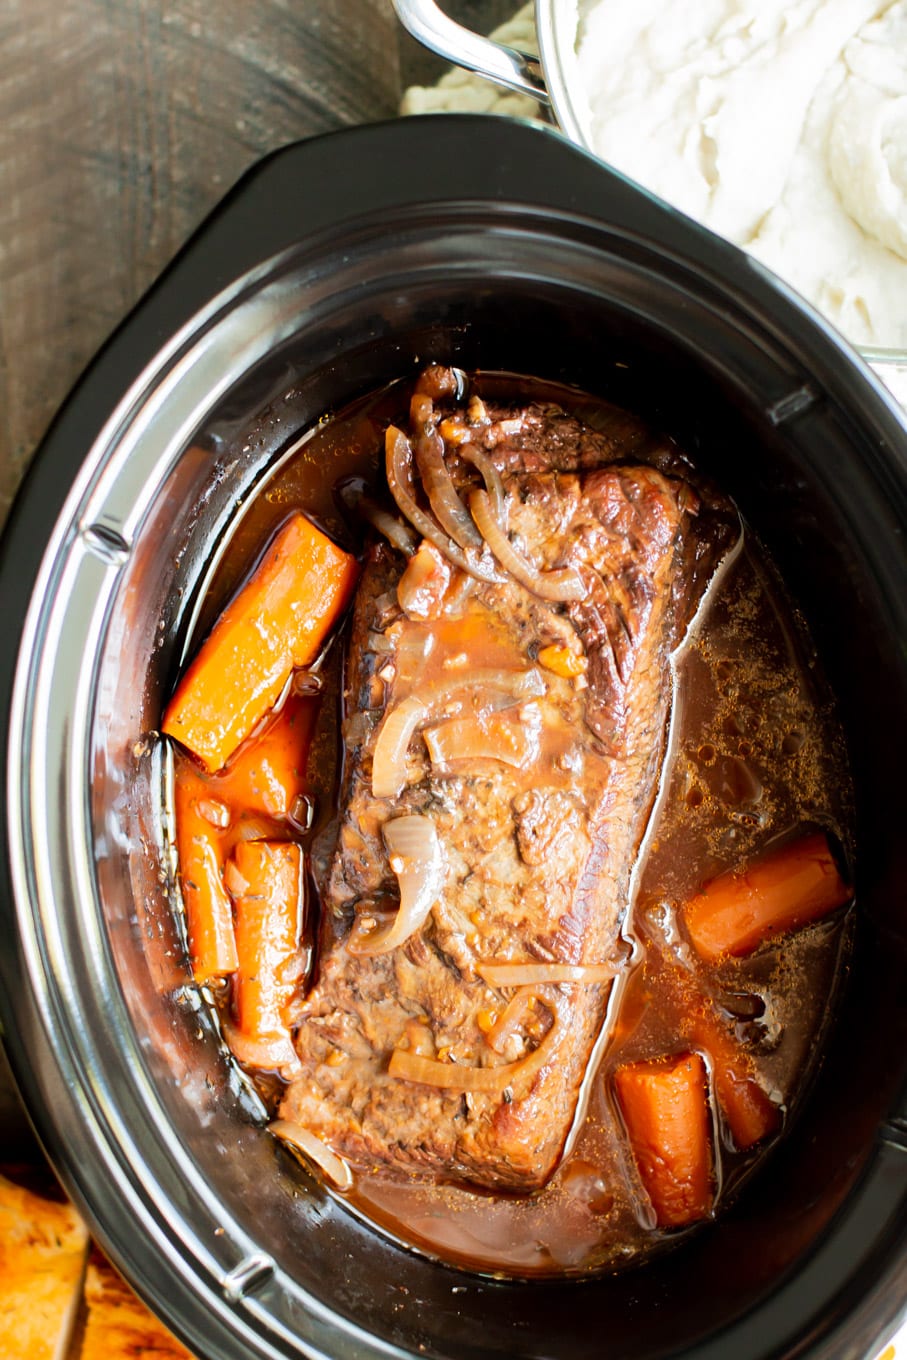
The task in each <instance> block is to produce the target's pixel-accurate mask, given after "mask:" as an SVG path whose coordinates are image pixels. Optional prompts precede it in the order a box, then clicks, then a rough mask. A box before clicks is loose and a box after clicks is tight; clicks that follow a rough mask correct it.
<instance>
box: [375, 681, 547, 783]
mask: <svg viewBox="0 0 907 1360" xmlns="http://www.w3.org/2000/svg"><path fill="white" fill-rule="evenodd" d="M476 689H479V690H494V691H496V692H497V693H499V694H509V695H510V696H511V697H512V698H514V699H536V698H539V697H540V696H541V695H543V694H544V693H545V692H546V689H547V686H546V684H545V681H544V679H543V677H542V674H541V672H540V671H539V670H537V669H536V668H535V667H533V668H532V669H531V670H526V671H503V670H500V671H499V670H484V669H483V670H478V671H473V672H472V674H471V676H470V678H469V679H468V680H464V679H463V678H462V676H458V677H457V678H456V679H451V680H447V681H440V682H438V683H437V684H435V685H429V686H426V687H425V689H424V690H423V691H422V694H421V696H420V697H419V698H416V696H415V695H414V694H413V695H409V696H408V697H407V698H406V699H403V700H401V702H400V703H399V704H397V705H396V706H395V707H394V708H392V709H390V710H389V711H388V712H387V713H386V714H385V715H384V720H383V722H382V724H381V727H380V729H379V732H378V736H377V739H376V741H375V749H374V753H373V756H372V793H373V794H374V796H375V797H376V798H396V797H397V796H398V794H399V793H400V792H401V790H402V788H403V785H404V784H405V783H406V752H407V750H408V749H409V743H410V742H411V741H412V739H413V737H414V736H415V733H416V730H417V728H419V727H420V726H421V725H422V724H423V723H425V722H427V721H428V720H429V718H432V717H435V716H440V710H441V709H442V708H443V707H444V706H445V705H447V704H450V703H451V702H452V701H453V700H454V699H455V698H457V697H459V696H460V695H462V696H463V697H464V698H465V697H466V696H467V695H468V694H469V693H470V692H471V691H472V690H476Z"/></svg>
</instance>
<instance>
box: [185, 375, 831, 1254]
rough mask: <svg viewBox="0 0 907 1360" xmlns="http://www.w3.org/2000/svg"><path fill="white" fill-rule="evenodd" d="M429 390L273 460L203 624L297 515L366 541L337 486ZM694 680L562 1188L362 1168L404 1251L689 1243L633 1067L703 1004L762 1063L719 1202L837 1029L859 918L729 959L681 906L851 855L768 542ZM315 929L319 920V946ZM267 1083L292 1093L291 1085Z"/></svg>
mask: <svg viewBox="0 0 907 1360" xmlns="http://www.w3.org/2000/svg"><path fill="white" fill-rule="evenodd" d="M473 390H475V391H477V392H478V393H479V395H482V396H486V397H495V398H501V397H504V396H506V397H507V398H508V399H510V398H515V399H516V400H519V401H521V402H522V401H528V400H539V399H544V400H549V401H555V402H557V403H558V404H559V405H560V406H562V407H563V408H564V409H566V410H568V411H575V412H576V413H577V414H579V415H580V416H581V418H582V419H584V420H585V421H586V422H587V423H589V424H591V425H594V424H595V402H594V399H591V398H589V397H588V396H586V395H584V394H578V393H577V392H575V391H574V390H572V389H568V388H561V387H557V386H554V385H552V384H548V383H545V384H542V383H537V382H529V381H527V380H515V379H511V378H503V377H497V378H495V377H480V378H479V379H478V380H477V381H476V382H475V384H474V388H473ZM408 395H409V387H408V385H407V386H404V385H403V384H396V385H394V386H392V387H391V388H388V389H386V390H384V391H382V392H379V393H377V394H374V395H372V396H370V397H368V398H366V399H364V400H361V401H359V402H357V403H355V404H354V405H352V406H350V407H349V408H347V409H346V410H345V411H343V412H341V413H340V414H339V415H337V416H335V417H334V418H332V419H331V420H329V421H326V422H323V423H322V424H321V425H320V426H319V427H318V428H317V429H316V430H315V431H314V432H312V433H311V434H310V435H309V436H308V437H306V438H305V439H304V440H303V441H302V442H301V443H300V444H298V445H297V446H296V447H295V449H294V450H292V451H291V452H290V453H289V454H288V455H287V456H286V457H285V458H284V459H283V460H282V462H281V463H280V464H279V466H278V467H277V468H276V469H275V470H274V471H273V472H272V473H271V474H269V476H268V478H267V479H266V481H265V483H264V485H263V487H262V488H261V490H260V492H259V493H258V494H257V496H256V497H255V499H254V501H253V502H252V503H251V504H250V505H249V506H247V507H246V510H245V513H244V516H243V519H242V522H241V524H240V525H239V526H238V528H237V531H236V533H235V534H234V537H233V539H232V541H231V543H230V545H229V548H228V551H227V553H226V555H225V557H224V560H223V562H222V563H221V565H220V567H219V569H218V573H217V576H216V579H215V582H214V585H213V588H212V590H211V591H210V593H209V597H208V600H207V601H206V603H205V606H204V608H203V610H202V614H201V617H200V619H199V621H198V627H197V635H198V636H199V637H202V636H204V634H205V632H206V631H207V630H208V628H209V627H210V625H211V623H212V622H213V620H214V618H215V617H216V614H217V612H218V610H219V609H220V608H222V606H223V604H224V603H225V602H226V601H227V600H228V599H229V598H230V597H231V596H232V595H233V594H234V593H235V591H236V589H237V587H238V586H239V585H240V584H241V582H242V580H243V579H244V578H245V577H246V576H247V575H248V574H249V572H250V570H251V569H252V567H254V565H255V562H256V560H257V558H258V556H259V555H260V553H261V551H262V549H263V547H264V545H265V544H266V543H267V542H268V540H269V538H270V537H271V535H272V533H273V532H274V531H275V529H276V528H277V527H278V526H279V525H280V523H281V522H282V521H283V520H284V519H285V518H286V516H287V514H288V512H289V511H290V510H292V509H295V508H299V509H301V510H302V511H304V513H306V514H307V515H309V516H310V517H311V518H312V519H313V520H315V521H316V522H317V523H318V524H320V525H321V526H322V527H323V528H324V529H325V530H326V531H327V532H328V533H330V534H331V535H332V537H334V538H335V539H336V540H337V541H338V542H340V543H341V544H342V545H343V546H345V547H347V548H349V549H351V550H355V549H356V548H357V547H358V546H360V545H361V540H362V526H361V525H359V524H356V523H354V522H353V521H352V520H351V519H350V518H349V517H348V516H347V515H346V513H345V512H344V511H343V510H342V508H341V502H340V499H339V498H338V496H337V494H336V489H337V486H338V484H340V483H342V482H344V480H346V479H349V478H351V477H357V478H361V479H363V481H365V482H366V483H367V484H374V485H379V484H380V481H381V476H382V475H381V473H380V466H381V462H382V451H383V432H384V428H385V426H386V425H387V423H388V422H389V421H395V420H398V421H399V420H400V419H401V418H402V413H403V412H405V409H406V403H407V401H408ZM644 456H645V455H644V453H639V454H636V453H634V455H633V457H634V459H635V458H640V459H644ZM342 662H343V637H342V635H341V636H340V637H336V638H335V639H334V640H333V642H332V644H331V646H330V648H329V651H328V653H327V654H326V656H325V658H324V659H323V662H322V665H321V673H322V677H323V681H324V685H323V689H322V692H321V694H320V696H319V698H318V700H317V705H318V712H317V717H316V719H315V723H316V727H315V736H314V740H313V745H312V749H311V755H310V758H309V764H308V784H309V787H310V791H311V795H312V798H313V800H314V803H315V817H314V821H313V824H312V827H311V829H310V831H309V832H308V833H307V834H306V835H305V836H304V837H303V838H302V841H303V844H304V845H305V847H306V848H307V850H308V851H309V853H310V855H312V856H314V857H316V858H317V857H319V856H323V855H326V854H328V853H329V851H330V846H331V840H332V821H333V819H334V818H335V817H336V812H337V809H336V800H337V796H338V786H339V776H340V760H341V759H342V753H341V751H340V736H339V710H340V692H341V688H342V684H341V672H342ZM675 675H676V688H675V697H674V713H673V718H672V738H671V745H670V751H669V755H668V759H667V761H666V764H665V769H664V772H663V776H662V784H661V788H660V792H659V797H658V800H657V803H656V806H655V810H654V812H653V816H652V820H651V822H650V826H649V830H648V833H647V836H646V839H645V841H644V843H643V847H642V850H641V854H640V861H639V863H638V865H637V869H636V874H635V895H634V900H633V902H632V904H630V905H629V907H628V911H627V914H626V918H625V920H624V923H623V934H624V936H625V937H626V940H627V952H628V955H629V956H630V958H631V962H630V963H629V964H628V966H627V968H626V969H625V971H624V973H623V974H622V975H621V976H620V977H619V979H618V980H617V982H616V983H615V991H614V993H613V996H612V1003H611V1005H610V1006H609V1018H608V1021H607V1022H606V1034H605V1035H604V1036H603V1041H602V1042H601V1043H600V1044H599V1047H598V1050H597V1052H596V1056H595V1059H594V1061H595V1064H596V1066H595V1070H594V1071H592V1072H590V1073H589V1075H588V1077H587V1081H586V1083H585V1086H584V1097H583V1100H582V1101H581V1108H580V1110H579V1111H578V1115H577V1119H576V1121H575V1123H574V1128H573V1130H572V1132H571V1135H570V1138H569V1140H568V1144H567V1151H566V1155H565V1156H564V1158H563V1159H562V1161H561V1164H560V1166H559V1168H558V1170H557V1171H556V1173H555V1175H554V1176H553V1177H552V1179H551V1180H550V1182H549V1183H548V1185H547V1186H546V1187H545V1188H544V1189H543V1190H541V1191H539V1192H537V1193H535V1194H532V1195H528V1196H518V1195H514V1196H506V1195H500V1194H495V1195H491V1194H488V1193H483V1192H476V1191H471V1190H467V1189H464V1188H461V1187H458V1186H453V1185H449V1186H448V1185H443V1184H442V1185H427V1184H425V1183H423V1182H419V1181H411V1182H407V1181H406V1180H403V1179H401V1177H400V1176H399V1175H398V1174H394V1175H392V1174H390V1173H389V1172H387V1171H384V1170H377V1171H375V1172H374V1173H372V1174H370V1175H363V1174H360V1175H358V1176H357V1177H356V1180H355V1184H354V1187H353V1189H352V1191H350V1192H349V1194H348V1195H347V1196H346V1198H347V1200H348V1202H349V1203H350V1204H351V1205H352V1206H353V1207H354V1208H355V1209H356V1210H357V1211H358V1212H360V1213H361V1214H362V1215H364V1216H365V1217H366V1218H367V1219H368V1220H370V1221H372V1222H374V1223H376V1224H378V1225H380V1226H381V1227H382V1228H383V1229H384V1230H385V1231H387V1232H388V1233H390V1234H391V1235H392V1236H394V1237H395V1238H397V1239H398V1240H400V1241H401V1242H403V1243H406V1244H411V1245H414V1246H416V1247H418V1248H420V1249H422V1250H424V1251H426V1252H428V1253H430V1254H432V1255H436V1256H439V1257H442V1258H444V1259H447V1260H449V1261H453V1262H456V1263H458V1264H461V1265H463V1266H466V1267H469V1268H471V1269H473V1270H478V1271H483V1272H494V1273H496V1272H500V1273H503V1274H516V1275H536V1274H557V1273H565V1272H567V1273H574V1272H584V1271H588V1270H593V1269H596V1268H605V1267H608V1268H613V1267H614V1266H615V1265H617V1264H621V1263H624V1262H628V1261H632V1260H639V1259H641V1258H642V1256H644V1255H646V1254H649V1253H650V1252H651V1251H653V1250H655V1249H657V1248H659V1247H660V1246H663V1245H664V1244H665V1243H667V1242H669V1241H671V1240H675V1239H676V1237H677V1236H678V1233H677V1232H676V1231H674V1232H668V1233H666V1232H660V1231H658V1230H656V1229H655V1228H654V1226H653V1225H654V1215H653V1212H652V1209H651V1207H650V1205H649V1203H648V1201H647V1198H646V1195H645V1192H644V1190H643V1188H642V1184H641V1182H640V1179H639V1175H638V1172H637V1170H636V1167H635V1164H634V1162H633V1158H632V1156H631V1154H630V1152H629V1148H628V1146H627V1140H626V1136H625V1132H624V1129H623V1126H622V1123H621V1118H620V1114H619V1111H618V1108H617V1105H616V1103H615V1100H614V1096H613V1088H612V1075H613V1072H614V1070H615V1068H616V1067H617V1066H618V1065H620V1064H622V1063H624V1062H631V1061H637V1060H645V1059H649V1058H657V1057H659V1056H662V1055H665V1054H670V1053H681V1052H684V1051H687V1050H688V1049H690V1048H691V1047H696V1046H697V1040H696V1030H695V1021H694V1020H691V1014H693V1013H694V1012H695V1011H696V1010H697V1008H699V1010H700V1012H703V1013H704V1011H707V1012H708V1014H709V1016H710V1023H712V1024H713V1025H715V1024H717V1025H718V1026H719V1027H720V1028H721V1029H722V1031H723V1032H724V1033H725V1034H726V1035H727V1036H729V1037H731V1038H732V1039H734V1040H735V1041H736V1042H738V1043H740V1044H742V1045H743V1047H744V1049H745V1052H746V1053H748V1054H750V1055H751V1057H752V1061H753V1065H754V1070H755V1074H756V1076H757V1079H758V1081H759V1083H760V1085H761V1086H762V1087H763V1089H764V1090H765V1091H766V1092H767V1093H768V1094H769V1096H770V1099H771V1100H772V1102H773V1103H774V1105H775V1106H776V1107H777V1113H778V1118H777V1130H776V1133H775V1134H774V1135H773V1136H772V1137H770V1138H768V1139H765V1140H763V1141H761V1142H760V1143H758V1144H757V1145H756V1146H755V1147H754V1148H753V1149H751V1150H749V1151H747V1152H741V1151H739V1150H737V1149H736V1147H735V1145H734V1140H733V1137H732V1135H731V1133H730V1131H729V1129H728V1128H727V1127H726V1125H725V1122H724V1120H723V1117H722V1115H721V1113H720V1111H719V1110H718V1109H717V1107H716V1108H714V1109H713V1110H712V1119H713V1128H714V1135H715V1137H714V1146H715V1168H714V1172H715V1181H716V1197H715V1203H716V1209H719V1210H720V1208H721V1207H722V1205H723V1203H725V1202H726V1201H727V1199H728V1198H729V1196H730V1195H731V1193H732V1192H733V1191H734V1190H735V1188H736V1187H737V1186H738V1185H739V1184H740V1182H741V1181H742V1180H743V1179H744V1178H745V1177H746V1176H748V1175H749V1174H750V1173H751V1172H752V1170H753V1169H754V1167H755V1165H756V1163H757V1162H758V1161H759V1160H760V1159H761V1158H762V1157H763V1156H764V1154H765V1152H766V1150H767V1148H768V1147H770V1146H771V1144H772V1142H773V1141H774V1139H775V1138H776V1137H777V1136H779V1135H780V1134H781V1133H783V1130H784V1127H785V1125H786V1123H787V1121H788V1119H789V1118H790V1113H791V1110H792V1108H793V1106H794V1105H795V1103H796V1100H797V1098H798V1096H799V1094H800V1093H801V1092H802V1090H803V1087H804V1084H805V1082H806V1080H807V1078H808V1073H809V1069H810V1066H811V1063H812V1060H813V1059H814V1057H815V1055H816V1051H817V1048H818V1045H819V1043H820V1041H821V1035H822V1031H823V1026H824V1024H825V1022H826V1020H827V1017H828V1014H829V1001H830V998H831V997H832V996H833V994H834V991H835V986H836V980H837V978H838V976H839V974H840V971H841V967H842V960H843V958H844V955H845V952H846V946H847V941H848V936H849V930H848V914H847V913H846V912H845V913H843V914H842V913H841V912H837V913H835V914H834V915H832V916H831V917H829V918H828V919H827V920H825V921H822V922H819V923H818V924H815V925H812V926H809V927H807V928H805V929H802V930H800V931H798V932H796V934H794V935H789V936H786V937H782V938H781V939H780V940H778V941H776V942H774V943H772V944H770V945H767V946H764V947H763V948H761V949H759V950H758V951H756V953H755V954H753V955H752V956H751V957H749V958H744V959H740V960H730V961H727V962H723V963H721V964H720V965H718V966H712V967H706V966H705V965H703V964H702V962H701V961H699V960H697V958H696V956H695V954H694V952H693V950H692V949H691V948H690V946H689V944H688V943H687V942H686V940H685V937H684V933H683V929H682V925H681V923H680V921H679V919H678V905H679V904H681V903H683V902H684V901H685V900H688V899H689V898H690V897H692V896H693V895H694V894H695V893H696V891H697V890H698V889H699V888H700V887H701V885H702V884H703V882H705V881H707V880H709V879H711V878H712V877H714V876H715V875H716V874H718V873H720V872H721V871H723V870H725V869H728V868H730V867H733V866H734V865H735V864H738V863H740V862H741V861H743V860H745V859H746V858H747V856H748V855H750V854H753V853H755V852H761V851H763V850H765V849H766V848H771V846H772V845H773V844H775V843H776V842H777V843H781V842H783V840H784V839H785V838H789V837H791V836H792V835H795V834H797V833H802V832H804V831H805V830H808V829H816V828H819V829H822V830H824V831H826V832H827V833H829V835H830V837H831V840H832V843H833V844H834V845H836V846H837V847H839V848H841V849H843V850H844V851H845V852H849V850H850V848H851V846H850V838H849V829H848V828H849V825H850V795H849V781H848V774H847V767H846V759H845V754H844V749H843V742H842V738H841V735H840V732H839V730H838V728H837V725H836V722H835V718H834V713H833V709H832V705H831V703H830V700H829V698H828V696H827V694H826V693H825V691H824V688H823V685H822V681H821V677H820V676H819V675H818V673H817V669H816V664H815V659H814V656H813V652H812V649H811V645H810V642H809V638H808V635H807V632H806V629H805V626H804V625H803V623H802V620H800V619H799V617H798V615H797V612H796V610H795V608H793V607H792V605H791V604H790V602H789V601H788V600H787V599H786V598H785V595H784V592H783V590H782V589H781V587H780V585H779V583H778V581H777V578H776V576H775V573H774V571H773V569H772V567H771V564H770V563H769V562H768V561H767V560H766V558H765V556H764V554H763V553H762V551H761V549H760V547H759V545H758V543H757V542H755V540H754V539H753V537H752V536H751V535H745V536H744V538H743V540H742V543H741V545H740V547H739V549H738V550H737V552H736V555H735V556H734V557H733V559H732V560H731V561H729V562H728V563H727V564H726V565H725V567H724V568H723V569H722V571H721V572H720V573H719V577H718V579H717V581H716V583H715V584H714V585H713V587H712V589H711V590H710V592H709V594H708V596H707V598H706V601H705V604H704V606H703V608H702V609H701V610H700V614H699V616H698V618H697V620H696V623H695V625H694V628H693V629H692V631H691V634H690V637H689V639H688V641H687V644H686V646H685V648H684V649H683V651H682V652H681V654H680V655H679V657H678V659H677V664H676V668H675ZM314 927H315V923H314V920H313V919H311V917H310V919H309V921H308V923H307V929H308V931H309V932H311V935H310V938H311V940H314V938H315V935H316V931H315V928H314ZM258 1085H259V1089H260V1091H261V1094H262V1096H263V1097H264V1098H265V1099H266V1101H267V1103H268V1104H269V1105H272V1106H273V1105H274V1104H275V1103H276V1101H275V1083H274V1082H273V1081H270V1080H268V1079H258Z"/></svg>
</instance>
